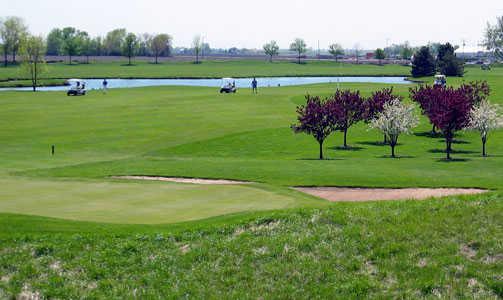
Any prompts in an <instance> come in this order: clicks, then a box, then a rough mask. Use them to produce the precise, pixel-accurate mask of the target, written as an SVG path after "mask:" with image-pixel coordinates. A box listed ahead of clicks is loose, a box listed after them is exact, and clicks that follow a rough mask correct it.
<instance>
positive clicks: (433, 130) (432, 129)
mask: <svg viewBox="0 0 503 300" xmlns="http://www.w3.org/2000/svg"><path fill="white" fill-rule="evenodd" d="M431 134H432V135H436V134H437V126H435V124H433V127H432V128H431Z"/></svg>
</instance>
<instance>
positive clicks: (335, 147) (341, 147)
mask: <svg viewBox="0 0 503 300" xmlns="http://www.w3.org/2000/svg"><path fill="white" fill-rule="evenodd" d="M328 149H331V150H342V151H361V150H363V149H365V148H363V147H353V146H347V147H344V146H334V147H328Z"/></svg>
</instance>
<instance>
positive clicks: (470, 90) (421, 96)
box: [409, 81, 491, 134]
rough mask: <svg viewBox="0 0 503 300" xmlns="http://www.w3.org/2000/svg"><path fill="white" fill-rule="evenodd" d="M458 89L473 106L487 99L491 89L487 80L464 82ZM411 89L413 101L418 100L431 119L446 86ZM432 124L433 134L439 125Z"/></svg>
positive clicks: (423, 111) (424, 86) (425, 113)
mask: <svg viewBox="0 0 503 300" xmlns="http://www.w3.org/2000/svg"><path fill="white" fill-rule="evenodd" d="M458 90H459V91H460V93H462V94H464V95H465V97H466V99H467V101H468V102H470V103H471V105H472V106H473V105H477V104H479V103H480V102H482V101H485V100H487V97H488V96H489V94H490V91H491V89H490V87H489V85H488V84H487V82H486V81H472V82H469V83H464V84H462V85H461V86H460V87H459V88H458ZM409 91H410V98H411V99H412V101H414V102H417V103H418V104H419V106H420V107H421V110H422V113H423V115H425V116H427V117H428V118H429V119H430V120H431V117H430V111H431V109H432V108H433V107H435V105H436V102H437V101H438V100H437V99H439V98H441V97H443V95H444V93H445V88H443V87H440V86H430V85H421V86H419V87H416V88H411V89H410V90H409ZM432 124H433V128H432V131H431V132H432V134H436V130H435V128H437V126H436V124H435V123H433V122H432Z"/></svg>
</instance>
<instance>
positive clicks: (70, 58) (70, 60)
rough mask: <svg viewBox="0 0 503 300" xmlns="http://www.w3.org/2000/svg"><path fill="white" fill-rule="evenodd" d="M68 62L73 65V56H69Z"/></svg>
mask: <svg viewBox="0 0 503 300" xmlns="http://www.w3.org/2000/svg"><path fill="white" fill-rule="evenodd" d="M68 60H69V62H68V63H69V64H70V65H71V64H72V56H71V55H68Z"/></svg>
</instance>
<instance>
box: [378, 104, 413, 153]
mask: <svg viewBox="0 0 503 300" xmlns="http://www.w3.org/2000/svg"><path fill="white" fill-rule="evenodd" d="M414 110H415V108H414V105H411V104H404V103H402V102H400V99H393V100H391V101H390V102H387V103H385V104H384V107H383V111H382V112H380V113H378V114H377V116H376V118H375V119H373V120H372V121H371V122H370V127H371V128H375V129H378V130H380V131H381V132H382V133H383V134H384V135H385V136H386V137H387V138H388V142H389V143H388V144H389V145H390V147H391V157H395V146H396V145H397V143H398V137H399V136H400V134H402V133H404V134H408V133H410V132H411V129H412V128H414V127H416V126H417V124H418V123H419V119H418V117H417V116H416V114H415V112H414Z"/></svg>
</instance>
